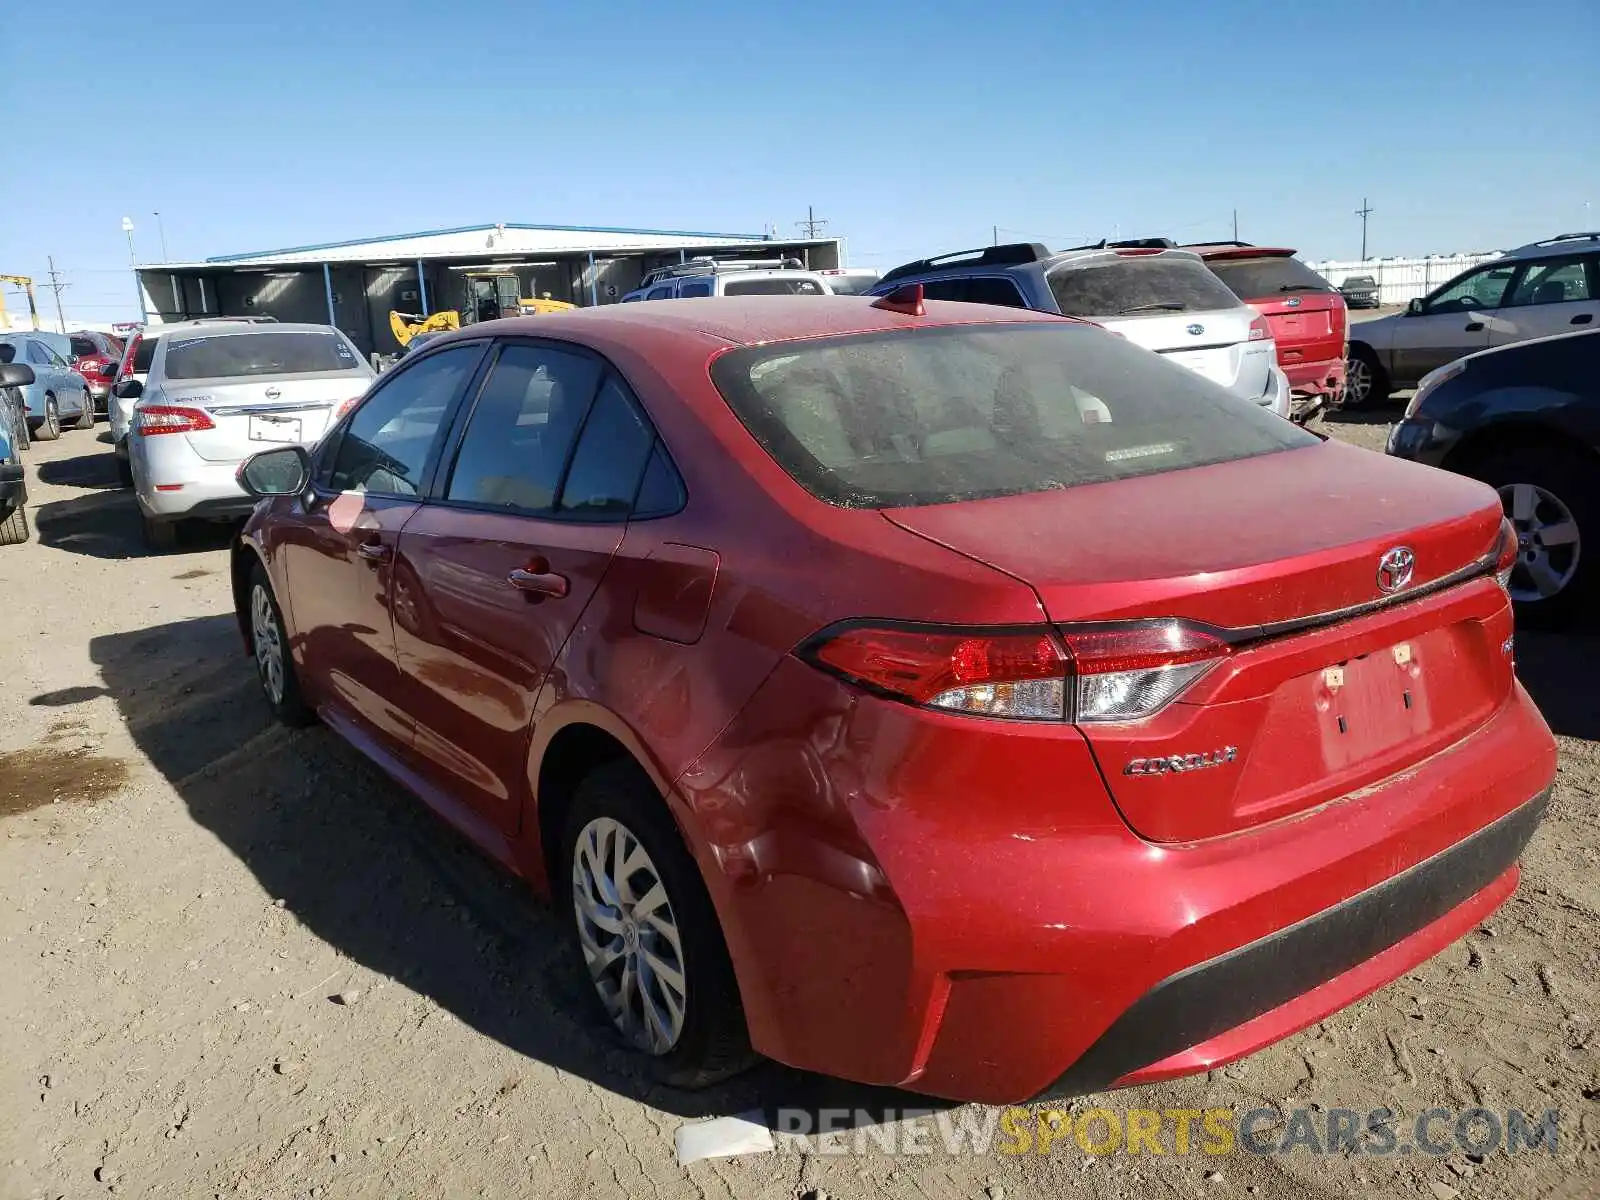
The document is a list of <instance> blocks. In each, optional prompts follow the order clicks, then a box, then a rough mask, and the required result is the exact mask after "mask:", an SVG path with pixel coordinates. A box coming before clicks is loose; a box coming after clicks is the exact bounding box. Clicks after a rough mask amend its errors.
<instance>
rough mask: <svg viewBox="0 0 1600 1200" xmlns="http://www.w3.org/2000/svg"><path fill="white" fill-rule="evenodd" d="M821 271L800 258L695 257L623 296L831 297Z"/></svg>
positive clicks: (649, 277) (653, 273)
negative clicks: (802, 261)
mask: <svg viewBox="0 0 1600 1200" xmlns="http://www.w3.org/2000/svg"><path fill="white" fill-rule="evenodd" d="M831 295H833V288H832V287H831V286H829V284H828V282H827V280H825V279H824V278H823V276H822V274H821V273H820V272H817V271H808V270H806V269H805V268H804V267H803V266H802V265H801V262H800V260H799V259H798V258H770V259H744V260H736V259H735V260H728V259H712V258H695V259H690V260H689V261H688V262H686V263H682V264H680V265H678V266H674V267H657V268H656V269H655V270H653V271H651V272H649V273H648V274H647V275H645V277H644V279H643V280H642V281H641V282H640V284H639V286H638V287H636V288H634V289H633V291H631V292H629V293H628V294H627V295H626V296H624V297H623V298H622V300H623V303H631V302H633V301H635V300H683V299H689V298H691V297H694V296H831Z"/></svg>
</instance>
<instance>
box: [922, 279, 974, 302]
mask: <svg viewBox="0 0 1600 1200" xmlns="http://www.w3.org/2000/svg"><path fill="white" fill-rule="evenodd" d="M922 298H923V299H924V300H965V299H966V298H967V281H966V280H965V279H930V280H928V282H927V283H925V284H923V285H922Z"/></svg>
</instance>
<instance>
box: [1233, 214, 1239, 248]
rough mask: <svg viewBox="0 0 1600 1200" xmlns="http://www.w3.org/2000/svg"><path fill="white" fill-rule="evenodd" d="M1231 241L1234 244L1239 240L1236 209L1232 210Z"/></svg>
mask: <svg viewBox="0 0 1600 1200" xmlns="http://www.w3.org/2000/svg"><path fill="white" fill-rule="evenodd" d="M1233 240H1234V241H1236V242H1237V241H1238V240H1239V210H1238V209H1237V208H1236V209H1234V210H1233Z"/></svg>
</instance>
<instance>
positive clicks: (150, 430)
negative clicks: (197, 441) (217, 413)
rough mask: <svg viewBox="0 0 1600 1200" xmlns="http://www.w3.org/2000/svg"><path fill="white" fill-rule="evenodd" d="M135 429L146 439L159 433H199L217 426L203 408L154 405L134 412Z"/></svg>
mask: <svg viewBox="0 0 1600 1200" xmlns="http://www.w3.org/2000/svg"><path fill="white" fill-rule="evenodd" d="M133 427H134V429H135V430H136V431H137V432H138V433H140V434H141V435H143V436H144V437H155V436H156V434H158V433H197V432H199V431H200V430H202V429H215V428H216V427H217V426H216V423H215V422H214V421H212V419H211V414H210V413H208V412H206V411H205V409H203V408H179V407H178V406H177V405H174V404H152V405H149V406H148V407H143V408H136V409H134V410H133Z"/></svg>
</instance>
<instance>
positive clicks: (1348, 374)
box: [1343, 342, 1389, 408]
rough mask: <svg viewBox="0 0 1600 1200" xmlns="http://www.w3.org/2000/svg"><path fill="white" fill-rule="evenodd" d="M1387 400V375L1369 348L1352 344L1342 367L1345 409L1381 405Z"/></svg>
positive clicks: (1356, 343)
mask: <svg viewBox="0 0 1600 1200" xmlns="http://www.w3.org/2000/svg"><path fill="white" fill-rule="evenodd" d="M1388 398H1389V374H1388V372H1387V371H1385V370H1384V369H1383V366H1382V365H1381V364H1380V363H1379V362H1378V356H1377V355H1376V354H1374V353H1373V351H1372V348H1371V347H1370V346H1363V345H1361V344H1360V343H1359V342H1355V343H1352V344H1351V346H1350V355H1349V357H1348V358H1347V359H1346V360H1345V365H1344V402H1343V407H1345V408H1361V407H1363V406H1365V405H1377V404H1382V403H1383V402H1384V401H1385V400H1387V399H1388Z"/></svg>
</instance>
